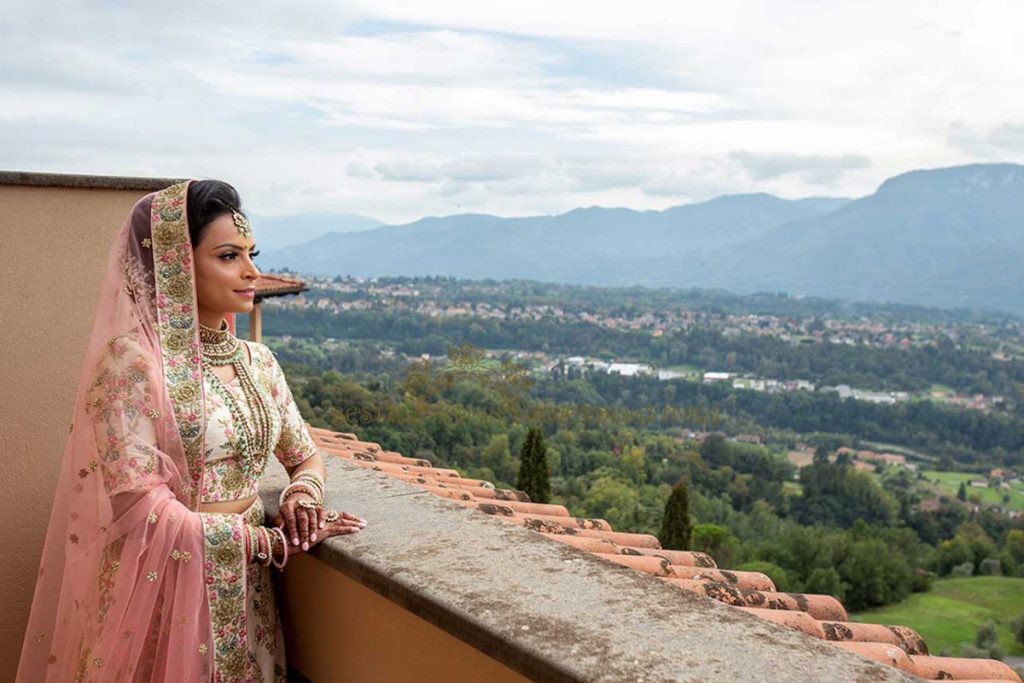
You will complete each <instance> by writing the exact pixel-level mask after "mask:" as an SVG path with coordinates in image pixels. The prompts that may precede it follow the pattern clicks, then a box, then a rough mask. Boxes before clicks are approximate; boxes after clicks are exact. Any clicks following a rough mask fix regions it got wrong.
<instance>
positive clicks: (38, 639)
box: [35, 631, 46, 643]
mask: <svg viewBox="0 0 1024 683" xmlns="http://www.w3.org/2000/svg"><path fill="white" fill-rule="evenodd" d="M45 637H46V634H45V633H43V632H42V631H36V633H35V639H36V642H37V643H41V642H43V638H45Z"/></svg>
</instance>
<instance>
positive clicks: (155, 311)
mask: <svg viewBox="0 0 1024 683" xmlns="http://www.w3.org/2000/svg"><path fill="white" fill-rule="evenodd" d="M187 188H188V182H187V181H186V182H183V183H179V184H177V185H174V186H172V187H169V188H167V189H165V190H162V191H160V192H157V193H153V194H149V195H146V196H145V197H143V198H142V199H140V200H139V201H138V202H137V203H136V204H135V206H134V207H133V208H132V211H131V213H130V214H129V216H128V218H127V219H126V221H125V223H124V225H123V226H122V228H121V230H120V232H119V233H118V234H117V237H116V239H115V240H114V244H113V247H112V248H111V251H110V256H109V261H108V265H107V271H106V276H105V279H104V282H103V287H102V290H101V294H100V300H99V304H98V306H97V309H96V318H95V322H94V325H93V329H92V334H91V336H90V338H89V344H88V347H87V351H86V356H85V364H84V367H83V370H82V374H81V376H80V379H79V383H78V391H77V393H76V399H75V404H74V414H73V420H72V423H71V425H70V427H69V430H70V433H69V436H68V439H67V445H66V446H65V450H64V459H63V461H62V466H61V470H60V478H59V482H58V484H57V490H56V495H55V498H54V504H53V509H52V512H51V515H50V521H49V527H48V530H47V535H46V542H45V545H44V548H43V555H42V559H41V561H40V566H39V576H38V579H37V582H36V589H35V594H34V599H33V602H32V611H31V615H30V617H29V623H28V628H27V631H26V633H25V640H24V644H23V646H22V653H21V660H20V663H19V667H18V675H17V681H24V682H26V683H27V682H32V683H37V682H39V681H61V682H64V681H71V680H75V681H176V682H177V681H181V682H186V681H208V680H217V681H227V680H236V678H235V677H234V676H231V675H227V673H226V672H228V671H231V670H233V671H236V672H238V671H240V672H242V673H241V674H240V675H241V676H244V672H245V668H246V664H245V662H244V661H239V658H244V657H245V647H244V643H245V640H244V635H245V634H244V628H245V627H244V618H243V619H239V618H238V614H239V612H238V610H242V612H243V614H244V608H245V607H244V605H245V603H244V599H245V596H244V592H245V586H244V577H245V571H244V559H243V558H242V534H241V529H242V527H241V522H240V516H238V515H218V514H207V513H199V512H197V509H198V501H199V492H200V490H201V485H202V469H203V468H202V466H203V453H204V433H205V429H204V425H205V415H204V410H203V403H204V401H203V382H202V372H201V370H202V366H201V358H200V356H201V354H200V346H199V335H198V319H197V317H196V294H195V274H194V268H193V264H192V247H191V244H190V241H189V234H188V223H187V211H186V206H185V204H186V197H187ZM225 566H232V567H241V571H238V572H237V573H230V574H228V575H227V577H228V580H227V581H224V579H225V574H224V572H223V569H222V568H223V567H225ZM218 567H219V568H221V569H218ZM211 623H213V624H217V625H214V626H212V625H211ZM232 623H234V624H236V625H235V626H232ZM237 624H241V626H238V625H237ZM232 628H234V629H235V632H232ZM239 636H241V640H240V643H241V645H239ZM232 639H233V640H232ZM218 648H220V650H219V651H218ZM225 663H228V664H230V666H228V664H225Z"/></svg>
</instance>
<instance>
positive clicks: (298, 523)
mask: <svg viewBox="0 0 1024 683" xmlns="http://www.w3.org/2000/svg"><path fill="white" fill-rule="evenodd" d="M300 500H309V501H312V500H313V497H312V496H310V495H308V494H306V493H302V492H301V491H300V492H296V493H295V494H294V495H291V496H288V498H287V499H286V500H285V501H284V504H283V505H282V506H281V509H280V510H278V513H277V517H275V518H274V525H275V526H278V527H282V529H283V530H284V535H285V538H287V539H288V541H289V545H288V547H289V555H291V554H293V553H292V551H291V549H292V548H295V549H296V550H298V549H299V548H301V549H302V550H303V551H306V550H309V548H310V546H312V545H315V544H316V543H317V542H318V541H322V540H323V539H325V538H327V537H329V536H337V535H339V534H348V533H353V532H355V531H359V530H360V529H362V528H363V527H365V526H366V521H365V520H362V519H359V518H358V517H356V516H354V515H350V514H348V513H347V512H341V513H339V514H340V517H338V519H337V520H335V521H334V522H328V521H327V520H326V519H325V517H324V516H325V515H326V514H327V511H326V510H324V508H322V507H320V508H305V507H302V506H301V505H299V501H300Z"/></svg>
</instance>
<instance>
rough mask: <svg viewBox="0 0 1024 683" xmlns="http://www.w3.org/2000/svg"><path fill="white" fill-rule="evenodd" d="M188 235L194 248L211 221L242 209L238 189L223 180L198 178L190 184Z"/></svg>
mask: <svg viewBox="0 0 1024 683" xmlns="http://www.w3.org/2000/svg"><path fill="white" fill-rule="evenodd" d="M186 203H187V205H188V237H189V239H190V240H191V241H192V248H193V249H195V248H196V246H197V245H198V244H199V243H200V242H201V241H202V240H203V233H205V232H206V226H208V225H209V224H210V221H213V220H216V219H217V218H219V217H220V216H222V215H224V214H226V213H228V212H230V211H231V209H232V208H234V209H235V210H237V211H238V212H239V213H241V211H242V198H241V197H239V196H238V191H237V190H236V189H235V188H233V187H231V186H230V185H228V184H227V183H225V182H224V181H221V180H197V181H195V182H191V183H189V184H188V199H187V201H186ZM243 215H244V214H243Z"/></svg>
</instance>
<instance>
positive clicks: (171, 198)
mask: <svg viewBox="0 0 1024 683" xmlns="http://www.w3.org/2000/svg"><path fill="white" fill-rule="evenodd" d="M187 187H188V183H187V182H186V183H178V184H177V185H173V186H171V187H169V188H167V189H165V190H163V191H161V192H158V193H157V194H156V196H154V197H153V204H152V208H151V212H150V225H151V233H152V239H153V264H154V268H155V274H156V307H157V321H158V326H159V328H160V344H161V347H162V348H161V351H162V352H163V353H162V356H163V364H164V376H165V377H166V378H167V386H168V387H169V388H170V394H171V398H172V399H173V404H174V417H175V419H176V421H177V424H178V432H179V435H180V437H181V443H182V446H183V447H184V450H185V464H186V466H187V468H188V471H189V472H190V473H191V475H192V481H191V483H186V484H185V485H184V486H183V488H184V490H183V491H182V494H181V499H182V502H183V503H184V504H185V506H186V507H188V508H189V509H195V507H196V503H197V500H198V494H199V488H200V487H199V484H200V481H199V480H200V479H201V477H202V473H201V471H200V465H201V464H202V457H203V452H202V444H203V433H202V429H201V425H202V415H203V385H202V374H201V370H202V363H201V361H200V353H199V329H198V325H197V324H196V319H195V311H194V310H193V308H192V299H193V296H194V295H193V292H194V284H195V283H194V276H193V273H192V249H191V246H190V245H189V242H188V218H187V216H186V214H185V194H186V188H187Z"/></svg>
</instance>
